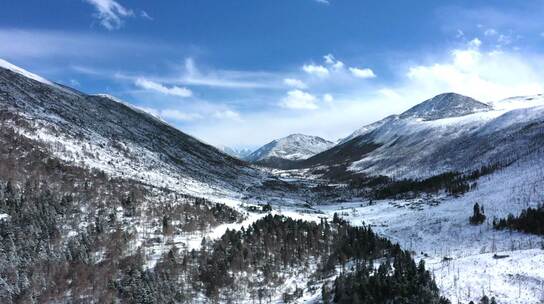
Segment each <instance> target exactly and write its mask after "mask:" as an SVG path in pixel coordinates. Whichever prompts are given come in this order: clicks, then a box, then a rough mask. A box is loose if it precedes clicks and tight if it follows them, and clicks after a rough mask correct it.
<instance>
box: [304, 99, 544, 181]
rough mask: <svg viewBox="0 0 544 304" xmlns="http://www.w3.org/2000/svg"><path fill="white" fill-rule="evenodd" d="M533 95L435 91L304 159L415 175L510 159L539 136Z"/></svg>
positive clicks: (543, 118) (540, 113) (541, 114)
mask: <svg viewBox="0 0 544 304" xmlns="http://www.w3.org/2000/svg"><path fill="white" fill-rule="evenodd" d="M537 97H538V98H537ZM537 97H528V98H516V99H512V100H506V101H501V102H497V103H495V104H491V105H486V104H483V103H479V102H477V101H475V100H473V99H470V98H468V97H465V96H462V95H456V94H451V93H450V94H443V95H439V96H437V97H435V98H432V99H429V100H427V101H425V102H423V103H421V104H419V105H417V106H415V107H413V108H412V109H410V110H408V111H406V112H404V113H402V114H400V115H399V116H391V117H388V118H386V119H384V120H382V121H379V122H378V123H376V124H373V125H370V126H368V127H366V128H363V129H361V130H363V132H361V135H359V136H357V137H354V138H353V139H351V140H349V141H346V142H344V143H341V144H339V145H338V146H336V147H334V148H332V149H330V150H328V151H325V152H323V153H320V154H317V155H315V156H313V157H312V158H310V159H308V160H307V161H306V164H308V165H311V166H316V165H322V164H328V165H331V164H334V163H330V160H331V159H336V160H335V162H336V163H338V164H341V163H345V162H346V161H348V162H350V163H351V165H350V166H349V169H350V170H352V171H355V172H364V173H368V174H372V175H387V176H391V177H396V178H419V177H427V176H432V175H436V174H440V173H443V172H446V171H467V170H472V169H475V168H480V167H482V166H484V165H489V164H495V163H498V162H501V163H502V162H506V163H510V162H512V161H515V160H516V159H518V158H519V157H521V156H523V155H525V154H530V153H532V152H533V151H534V150H535V149H536V148H538V147H539V145H541V144H542V143H543V142H544V136H542V133H541V132H542V130H543V128H544V124H543V122H544V108H543V107H539V106H534V105H538V104H542V98H541V97H540V96H537ZM527 99H530V101H531V102H526V100H527ZM531 106H532V107H531ZM369 147H371V149H370V148H369ZM361 151H364V153H359V152H361ZM326 161H329V162H328V163H327V162H326Z"/></svg>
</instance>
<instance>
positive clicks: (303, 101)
mask: <svg viewBox="0 0 544 304" xmlns="http://www.w3.org/2000/svg"><path fill="white" fill-rule="evenodd" d="M316 101H317V98H316V97H315V96H314V95H312V94H310V93H307V92H304V91H301V90H292V91H289V92H287V96H285V97H284V98H283V99H282V100H281V102H280V106H281V107H283V108H288V109H296V110H315V109H317V108H318V106H317V103H316Z"/></svg>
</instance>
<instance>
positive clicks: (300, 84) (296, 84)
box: [283, 78, 307, 89]
mask: <svg viewBox="0 0 544 304" xmlns="http://www.w3.org/2000/svg"><path fill="white" fill-rule="evenodd" d="M283 83H285V84H286V85H287V86H290V87H293V88H297V89H305V88H306V87H307V85H306V84H305V83H304V81H302V80H300V79H296V78H285V79H283Z"/></svg>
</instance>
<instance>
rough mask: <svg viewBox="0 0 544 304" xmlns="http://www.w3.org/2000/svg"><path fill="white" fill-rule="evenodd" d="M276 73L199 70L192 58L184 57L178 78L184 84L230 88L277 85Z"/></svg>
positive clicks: (257, 87)
mask: <svg viewBox="0 0 544 304" xmlns="http://www.w3.org/2000/svg"><path fill="white" fill-rule="evenodd" d="M277 78H278V75H275V74H270V73H266V72H253V71H232V70H212V71H207V72H204V71H200V69H198V68H197V66H196V64H195V61H194V59H193V58H186V59H185V71H184V74H183V75H182V76H181V77H178V80H179V81H181V83H183V84H185V85H193V86H208V87H219V88H231V89H259V88H273V87H278V81H277Z"/></svg>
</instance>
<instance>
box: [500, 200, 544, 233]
mask: <svg viewBox="0 0 544 304" xmlns="http://www.w3.org/2000/svg"><path fill="white" fill-rule="evenodd" d="M493 227H494V228H495V229H499V230H502V229H513V230H518V231H522V232H525V233H532V234H537V235H544V206H542V205H539V206H538V207H537V208H527V209H525V210H523V211H521V214H520V215H518V216H514V215H513V214H509V215H508V217H507V218H502V219H499V220H497V219H494V220H493Z"/></svg>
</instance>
